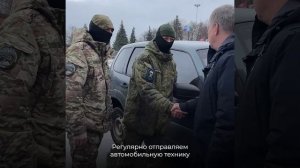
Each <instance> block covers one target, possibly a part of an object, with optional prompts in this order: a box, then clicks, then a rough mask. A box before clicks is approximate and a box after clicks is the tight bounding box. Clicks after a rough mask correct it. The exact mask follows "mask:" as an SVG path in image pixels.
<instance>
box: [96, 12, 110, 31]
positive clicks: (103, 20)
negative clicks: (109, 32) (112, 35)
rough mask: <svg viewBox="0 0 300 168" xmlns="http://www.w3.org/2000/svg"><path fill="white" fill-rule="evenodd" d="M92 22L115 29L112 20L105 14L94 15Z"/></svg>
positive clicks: (105, 27) (102, 27)
mask: <svg viewBox="0 0 300 168" xmlns="http://www.w3.org/2000/svg"><path fill="white" fill-rule="evenodd" d="M92 22H93V23H94V24H95V25H96V26H98V27H100V28H101V29H104V30H106V29H114V26H113V24H112V22H111V20H110V19H109V17H108V16H105V15H99V14H97V15H94V16H93V18H92Z"/></svg>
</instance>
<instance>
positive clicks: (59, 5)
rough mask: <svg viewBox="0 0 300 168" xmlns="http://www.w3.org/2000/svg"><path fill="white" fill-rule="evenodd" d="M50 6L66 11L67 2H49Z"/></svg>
mask: <svg viewBox="0 0 300 168" xmlns="http://www.w3.org/2000/svg"><path fill="white" fill-rule="evenodd" d="M48 4H49V6H51V7H52V8H58V9H66V2H65V1H62V0H48Z"/></svg>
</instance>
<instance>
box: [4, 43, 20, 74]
mask: <svg viewBox="0 0 300 168" xmlns="http://www.w3.org/2000/svg"><path fill="white" fill-rule="evenodd" d="M17 58H18V56H17V52H16V50H15V49H14V48H12V47H3V48H0V69H5V70H6V69H10V68H12V67H13V66H14V65H15V64H16V62H17Z"/></svg>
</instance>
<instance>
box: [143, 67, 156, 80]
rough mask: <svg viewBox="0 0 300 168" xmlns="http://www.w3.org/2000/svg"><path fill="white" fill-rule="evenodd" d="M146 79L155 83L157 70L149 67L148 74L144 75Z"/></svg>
mask: <svg viewBox="0 0 300 168" xmlns="http://www.w3.org/2000/svg"><path fill="white" fill-rule="evenodd" d="M144 79H145V80H146V81H147V82H150V83H153V82H154V79H155V71H154V70H153V69H151V68H147V70H146V74H145V76H144Z"/></svg>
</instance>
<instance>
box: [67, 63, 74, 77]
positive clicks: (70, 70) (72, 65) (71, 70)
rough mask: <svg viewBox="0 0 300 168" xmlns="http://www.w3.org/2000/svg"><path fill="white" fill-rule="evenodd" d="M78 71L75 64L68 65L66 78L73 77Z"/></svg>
mask: <svg viewBox="0 0 300 168" xmlns="http://www.w3.org/2000/svg"><path fill="white" fill-rule="evenodd" d="M75 71H76V66H75V65H74V64H73V63H67V64H66V76H72V75H73V74H74V73H75Z"/></svg>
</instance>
